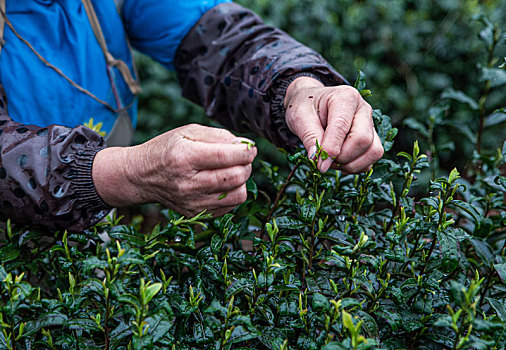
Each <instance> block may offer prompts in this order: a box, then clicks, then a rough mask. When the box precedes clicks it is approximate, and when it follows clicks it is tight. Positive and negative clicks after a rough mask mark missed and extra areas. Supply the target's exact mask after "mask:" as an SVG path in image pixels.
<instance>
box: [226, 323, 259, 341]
mask: <svg viewBox="0 0 506 350" xmlns="http://www.w3.org/2000/svg"><path fill="white" fill-rule="evenodd" d="M258 336H259V333H258V332H255V331H249V330H247V329H244V328H243V327H242V326H237V327H235V328H234V330H233V331H232V334H231V335H230V339H229V340H228V342H227V344H237V343H240V342H243V341H247V340H251V339H256V338H258Z"/></svg>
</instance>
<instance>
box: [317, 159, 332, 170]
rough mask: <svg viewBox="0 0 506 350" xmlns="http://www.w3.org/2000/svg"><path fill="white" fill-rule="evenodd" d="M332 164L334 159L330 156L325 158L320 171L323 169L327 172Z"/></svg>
mask: <svg viewBox="0 0 506 350" xmlns="http://www.w3.org/2000/svg"><path fill="white" fill-rule="evenodd" d="M331 165H332V159H330V158H327V159H325V160H324V161H323V162H322V164H321V165H320V171H321V172H322V173H326V172H327V170H329V169H330V166H331Z"/></svg>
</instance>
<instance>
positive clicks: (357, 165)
mask: <svg viewBox="0 0 506 350" xmlns="http://www.w3.org/2000/svg"><path fill="white" fill-rule="evenodd" d="M383 153H384V150H383V146H382V145H381V140H380V139H379V136H378V135H377V134H376V133H374V141H373V143H372V145H371V147H369V149H368V150H367V151H366V152H365V153H364V154H363V155H361V156H360V157H358V158H357V159H355V160H354V161H352V162H350V163H347V164H343V165H341V167H340V169H342V170H343V171H344V172H347V173H353V174H356V173H359V172H362V171H363V170H365V169H367V168H368V167H369V166H370V165H372V164H373V163H375V162H377V161H378V160H379V159H381V157H383Z"/></svg>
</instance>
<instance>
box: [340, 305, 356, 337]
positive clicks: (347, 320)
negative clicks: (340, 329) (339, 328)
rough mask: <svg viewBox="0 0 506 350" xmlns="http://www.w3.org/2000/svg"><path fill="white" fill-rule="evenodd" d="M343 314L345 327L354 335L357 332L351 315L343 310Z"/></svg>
mask: <svg viewBox="0 0 506 350" xmlns="http://www.w3.org/2000/svg"><path fill="white" fill-rule="evenodd" d="M342 313H343V325H344V326H345V327H346V328H347V329H348V331H349V332H350V333H352V334H353V333H354V332H355V325H354V324H353V320H352V318H351V314H350V313H348V312H346V310H343V311H342Z"/></svg>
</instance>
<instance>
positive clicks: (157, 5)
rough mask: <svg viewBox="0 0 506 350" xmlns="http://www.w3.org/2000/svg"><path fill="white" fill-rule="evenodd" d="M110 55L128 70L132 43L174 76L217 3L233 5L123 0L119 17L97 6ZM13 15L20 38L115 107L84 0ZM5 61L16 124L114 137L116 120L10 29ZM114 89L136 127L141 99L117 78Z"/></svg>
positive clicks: (31, 0)
mask: <svg viewBox="0 0 506 350" xmlns="http://www.w3.org/2000/svg"><path fill="white" fill-rule="evenodd" d="M92 2H93V5H94V7H95V10H96V12H97V16H98V19H99V21H100V24H101V26H102V30H103V32H104V36H105V38H106V41H107V46H108V48H109V51H110V52H111V54H112V55H113V56H114V57H115V58H118V59H121V60H123V61H125V62H126V63H127V64H128V65H129V67H130V69H131V70H132V69H133V66H132V56H131V52H130V50H129V48H128V44H127V41H126V40H125V39H126V38H127V37H128V39H129V40H130V43H131V45H132V46H133V47H134V48H136V49H137V50H139V51H141V52H143V53H145V54H147V55H149V56H151V57H152V58H153V59H155V60H156V61H158V62H160V63H161V64H162V65H164V66H165V67H167V68H168V69H173V68H174V56H175V53H176V50H177V47H178V46H179V44H180V42H181V40H182V39H183V38H184V36H185V35H186V34H187V33H188V32H189V31H190V29H191V28H192V27H193V26H194V25H195V23H196V22H197V21H198V20H199V19H200V18H201V16H202V15H203V14H204V13H205V12H207V11H208V10H209V9H211V8H212V7H214V6H216V5H218V4H219V3H223V2H229V0H184V1H181V0H125V1H124V3H123V6H122V8H121V15H120V14H119V13H118V12H117V8H116V6H115V3H114V1H113V0H93V1H92ZM6 5H7V8H6V12H7V16H8V18H9V19H10V21H11V22H12V24H13V26H14V27H15V29H16V30H17V31H18V33H19V34H20V35H21V36H22V37H23V38H24V39H26V40H27V41H28V42H29V43H30V44H32V45H33V46H34V48H35V49H36V50H37V51H38V52H39V53H40V54H41V55H42V56H43V57H44V58H45V59H47V60H48V61H49V62H50V63H51V64H53V65H55V66H56V67H58V68H59V69H61V71H62V72H63V73H64V74H65V75H67V76H68V77H69V78H71V79H72V80H74V81H75V82H76V83H77V84H79V85H80V86H82V87H84V88H85V89H87V90H88V91H90V92H91V93H93V94H94V95H95V96H97V97H98V98H100V99H101V100H103V101H106V102H108V103H109V104H110V105H112V106H114V107H117V105H116V101H115V98H114V95H113V92H112V89H111V84H110V81H109V78H108V74H107V68H106V64H105V60H104V56H103V53H102V51H101V49H100V46H99V44H98V42H97V40H96V38H95V35H94V33H93V30H92V28H91V26H90V23H89V20H88V17H87V15H86V11H85V10H84V6H83V4H82V2H81V1H79V0H7V4H6ZM4 39H5V41H6V45H5V47H4V48H3V49H2V52H1V54H0V82H1V83H2V84H3V87H4V89H5V92H6V95H7V99H8V100H10V101H16V103H12V104H10V106H9V114H10V117H11V118H12V119H13V120H16V121H18V122H21V123H24V124H34V125H40V126H45V125H50V124H58V125H65V126H70V127H73V126H77V125H82V124H85V123H87V122H88V121H89V120H90V118H93V119H94V123H95V124H96V123H98V122H103V127H102V130H103V131H105V132H109V131H110V130H111V128H112V125H113V124H114V121H115V119H116V114H115V113H114V112H112V111H111V110H109V109H108V108H106V107H105V106H104V105H101V104H100V103H98V102H96V101H94V100H93V99H92V98H90V97H89V96H87V95H85V94H83V93H80V92H78V91H77V89H75V88H74V87H72V86H71V85H70V84H69V82H67V81H66V80H65V79H64V78H63V77H61V76H60V75H58V74H57V73H56V72H55V71H53V70H52V69H50V68H48V67H46V66H45V65H44V63H43V62H42V61H41V60H39V59H38V58H37V57H36V56H35V54H34V53H33V52H32V51H31V50H30V49H29V48H28V46H27V45H25V44H24V43H22V42H21V40H20V39H19V38H17V37H16V36H15V35H14V34H13V32H12V31H11V30H10V29H9V28H8V27H7V26H6V27H5V34H4ZM115 80H116V84H117V86H118V90H119V95H120V99H121V100H122V104H123V105H124V106H128V105H130V104H132V103H133V105H132V108H130V109H129V114H130V118H131V120H132V123H133V125H134V126H135V122H136V117H137V111H136V98H135V96H134V95H132V93H131V92H130V91H129V89H128V86H127V85H126V84H125V82H124V80H123V78H122V76H121V74H119V72H118V71H116V74H115Z"/></svg>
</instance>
